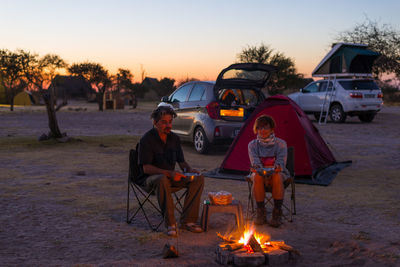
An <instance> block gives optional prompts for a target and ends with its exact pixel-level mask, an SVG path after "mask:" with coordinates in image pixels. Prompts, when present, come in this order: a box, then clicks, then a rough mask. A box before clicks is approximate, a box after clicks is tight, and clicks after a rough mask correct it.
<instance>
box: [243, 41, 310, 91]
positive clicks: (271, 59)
mask: <svg viewBox="0 0 400 267" xmlns="http://www.w3.org/2000/svg"><path fill="white" fill-rule="evenodd" d="M237 58H238V60H239V62H240V63H263V64H271V65H274V66H276V67H277V68H278V71H276V72H275V73H273V74H272V75H271V79H270V81H269V83H268V85H267V90H268V93H269V94H270V95H275V94H278V93H282V91H283V90H285V89H290V88H294V87H298V86H299V84H303V75H302V74H299V73H297V70H296V67H295V64H294V61H293V59H291V58H289V57H286V56H285V55H284V54H283V53H280V52H274V50H273V49H271V48H270V47H269V46H268V45H265V44H263V43H262V44H261V45H260V46H247V47H246V48H244V49H243V50H242V51H241V52H240V53H239V54H238V55H237Z"/></svg>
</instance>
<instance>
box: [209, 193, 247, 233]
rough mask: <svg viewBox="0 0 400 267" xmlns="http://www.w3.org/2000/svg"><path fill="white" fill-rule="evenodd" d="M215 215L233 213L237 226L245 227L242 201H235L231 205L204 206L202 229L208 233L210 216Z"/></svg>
mask: <svg viewBox="0 0 400 267" xmlns="http://www.w3.org/2000/svg"><path fill="white" fill-rule="evenodd" d="M213 213H233V214H235V217H236V225H237V226H238V228H240V227H241V226H242V225H243V209H242V204H240V201H238V200H236V199H235V200H233V201H232V203H231V204H229V205H214V204H211V203H207V204H203V212H202V213H201V228H203V230H204V232H206V231H207V228H208V221H209V219H210V215H211V214H213Z"/></svg>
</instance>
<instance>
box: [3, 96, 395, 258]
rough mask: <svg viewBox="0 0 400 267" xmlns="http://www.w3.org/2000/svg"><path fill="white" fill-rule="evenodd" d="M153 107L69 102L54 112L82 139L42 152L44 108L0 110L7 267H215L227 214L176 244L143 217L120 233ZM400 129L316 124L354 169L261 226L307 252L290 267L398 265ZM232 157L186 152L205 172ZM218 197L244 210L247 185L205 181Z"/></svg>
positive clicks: (391, 113) (389, 114)
mask: <svg viewBox="0 0 400 267" xmlns="http://www.w3.org/2000/svg"><path fill="white" fill-rule="evenodd" d="M152 107H154V103H141V104H140V105H139V108H138V109H136V110H128V109H127V110H124V111H117V112H111V111H107V112H103V113H101V112H97V111H96V108H97V107H96V105H87V104H85V105H83V104H82V103H78V102H77V103H71V104H70V105H69V106H67V107H66V108H65V109H63V110H62V111H60V112H59V113H57V116H58V119H59V125H60V128H61V130H62V131H65V132H67V133H68V135H69V136H73V137H75V138H76V140H75V141H73V142H69V143H65V144H61V143H56V142H53V141H46V142H41V143H39V142H38V141H37V137H38V136H39V135H41V134H42V133H43V132H47V126H46V125H47V119H46V113H45V112H44V108H43V107H33V108H19V107H17V108H16V111H15V112H13V113H11V112H9V111H8V110H7V109H6V108H2V107H0V195H1V198H0V208H1V211H2V212H1V214H0V263H1V264H0V265H1V266H55V265H58V266H155V265H162V266H217V264H216V263H215V254H214V250H215V247H216V246H217V244H218V243H219V240H218V238H217V236H216V232H226V231H227V230H228V229H229V228H231V227H232V226H233V222H234V220H233V219H234V218H233V216H232V215H226V214H225V215H224V214H221V215H218V214H216V215H212V217H211V221H210V225H209V231H208V232H206V233H202V234H193V233H190V232H186V231H182V232H180V235H179V238H178V239H170V238H168V237H166V235H165V234H164V233H163V232H151V231H149V230H148V228H147V225H146V223H145V221H144V219H143V218H139V220H137V221H135V222H134V223H133V224H130V225H128V224H126V223H125V219H126V210H125V209H126V190H127V170H128V162H127V161H128V158H127V157H128V151H129V149H130V148H132V147H134V146H135V144H136V142H137V140H138V136H140V135H141V134H142V133H143V132H144V131H146V130H147V129H148V128H149V127H150V126H151V124H150V121H149V110H150V109H151V108H152ZM85 109H86V110H85ZM399 121H400V108H399V107H385V108H384V109H383V110H382V111H381V112H380V113H379V114H378V116H377V117H376V119H375V120H374V121H373V122H372V123H369V124H363V123H360V122H359V121H358V119H357V118H350V119H348V122H346V123H344V124H333V123H328V124H326V125H322V126H319V125H317V124H316V126H317V127H318V129H319V130H320V133H321V135H322V136H323V138H324V139H325V140H326V142H327V143H328V144H329V146H330V148H331V149H332V152H333V153H334V154H335V156H336V157H337V159H338V160H339V161H340V160H353V165H352V166H351V167H349V168H346V169H344V170H343V171H341V172H340V173H339V175H338V176H337V177H336V179H335V180H334V181H333V183H332V184H331V185H330V186H328V187H320V186H310V185H300V184H298V185H296V198H297V215H296V216H295V217H294V221H293V222H292V223H289V222H286V223H285V224H284V225H283V226H282V227H281V228H279V229H272V228H270V227H268V226H262V227H258V231H260V232H264V233H268V234H270V235H271V237H272V239H275V240H285V242H286V243H288V244H290V245H292V246H293V247H295V248H296V249H298V250H299V251H300V252H301V254H302V256H301V257H300V258H298V259H297V260H296V261H294V262H290V263H289V264H288V265H295V266H399V265H400V194H399V193H398V192H399V190H400V178H399V176H400V175H399V173H400V167H399V165H398V164H399V162H400V134H399V133H400V122H399ZM226 150H227V148H225V147H219V148H216V149H214V150H213V151H212V153H211V154H210V155H198V154H196V153H195V151H194V149H193V148H192V147H191V145H190V144H184V152H185V156H186V158H187V161H188V162H190V163H191V164H192V165H193V166H194V167H195V168H198V169H202V170H209V169H213V168H215V167H217V166H219V164H220V163H221V162H222V160H223V158H224V155H225V152H226ZM216 190H227V191H230V192H232V194H233V196H234V197H235V198H236V199H238V200H240V201H241V202H242V203H243V206H244V207H246V204H247V193H248V192H247V184H246V183H245V182H241V181H231V180H218V179H211V178H206V186H205V190H204V194H203V199H206V194H207V192H209V191H216ZM167 242H170V243H171V244H173V245H176V242H178V249H179V252H180V257H179V258H176V259H167V260H165V259H162V248H163V246H164V245H165V244H166V243H167Z"/></svg>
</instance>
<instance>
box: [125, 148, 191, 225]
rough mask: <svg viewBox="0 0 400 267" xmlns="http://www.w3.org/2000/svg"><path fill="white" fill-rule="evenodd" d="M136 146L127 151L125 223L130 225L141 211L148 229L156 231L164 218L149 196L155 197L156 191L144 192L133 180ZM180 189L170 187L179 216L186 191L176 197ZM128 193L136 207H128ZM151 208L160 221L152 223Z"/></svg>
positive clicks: (135, 169)
mask: <svg viewBox="0 0 400 267" xmlns="http://www.w3.org/2000/svg"><path fill="white" fill-rule="evenodd" d="M138 145H139V144H137V145H136V150H135V149H131V150H130V151H129V175H128V198H127V204H126V222H127V223H132V221H133V220H134V219H135V218H136V216H138V214H139V212H140V211H141V212H142V213H143V215H144V217H145V219H146V221H147V223H148V225H149V227H150V228H151V229H152V230H153V231H157V230H158V228H159V227H160V226H161V224H162V223H163V222H164V217H163V216H162V213H161V210H160V208H159V207H158V203H154V202H153V201H152V199H151V195H155V191H156V189H155V188H153V189H152V190H151V191H150V192H146V191H145V190H144V189H143V188H142V187H141V186H140V185H138V184H137V183H136V182H135V180H136V178H137V177H138V176H139V164H138ZM181 189H182V188H180V187H172V194H173V196H174V197H175V209H176V210H177V211H178V213H179V214H182V213H183V205H182V204H181V200H182V199H183V198H184V197H185V196H186V194H187V189H185V190H184V192H183V193H182V194H181V195H178V194H177V192H178V191H179V190H181ZM130 191H132V192H133V195H134V198H133V202H137V205H138V207H136V208H135V207H134V205H132V206H133V207H130V202H131V199H130V198H131V195H130ZM151 207H153V208H154V209H153V210H154V211H155V212H156V213H157V215H158V216H161V220H160V221H159V222H157V223H155V224H154V223H152V222H151V221H150V218H149V214H150V213H149V210H148V208H151Z"/></svg>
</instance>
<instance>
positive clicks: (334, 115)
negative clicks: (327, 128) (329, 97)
mask: <svg viewBox="0 0 400 267" xmlns="http://www.w3.org/2000/svg"><path fill="white" fill-rule="evenodd" d="M330 118H331V120H332V121H333V122H336V123H341V122H344V121H345V120H346V113H344V111H343V108H342V106H341V105H340V104H333V105H332V107H331V109H330Z"/></svg>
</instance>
